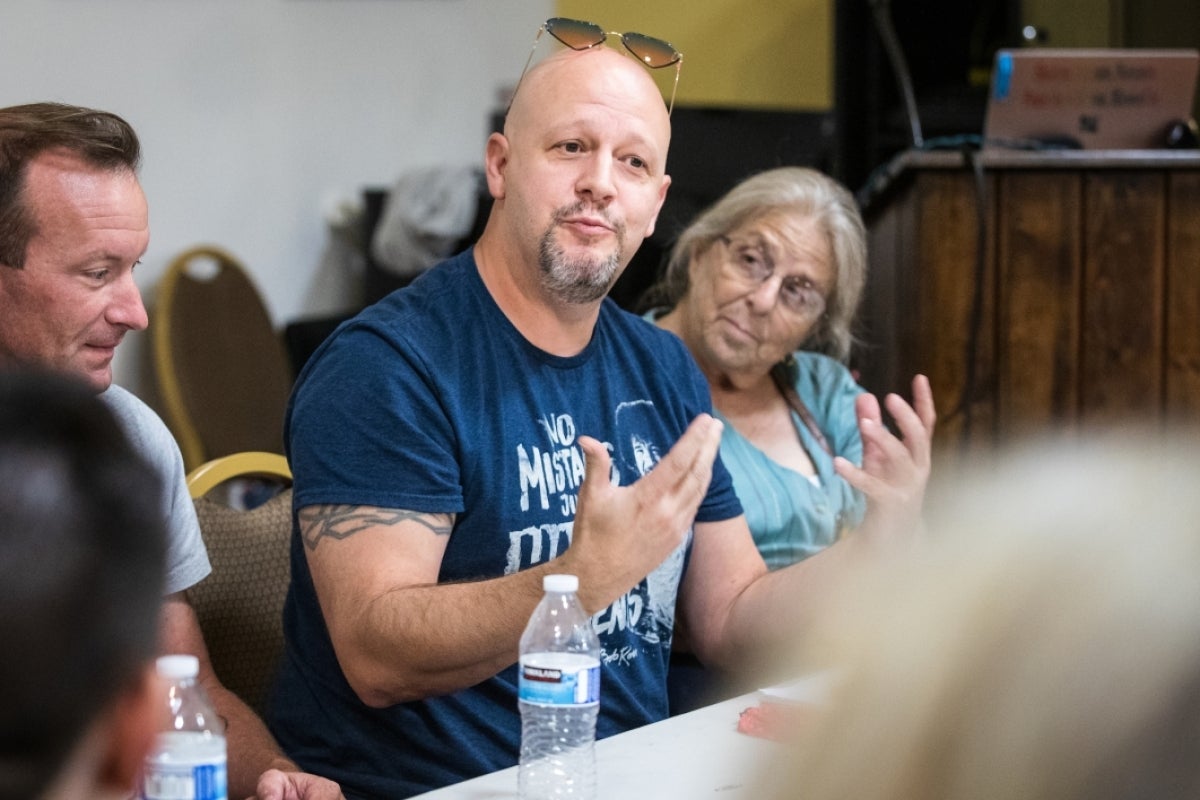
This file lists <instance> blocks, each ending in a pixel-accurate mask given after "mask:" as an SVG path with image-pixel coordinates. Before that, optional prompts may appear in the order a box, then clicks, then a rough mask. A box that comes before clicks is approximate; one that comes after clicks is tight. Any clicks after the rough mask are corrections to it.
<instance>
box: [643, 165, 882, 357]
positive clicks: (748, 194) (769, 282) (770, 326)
mask: <svg viewBox="0 0 1200 800" xmlns="http://www.w3.org/2000/svg"><path fill="white" fill-rule="evenodd" d="M866 252H867V251H866V236H865V229H864V226H863V221H862V217H861V215H860V214H859V211H858V207H857V205H856V204H855V201H854V197H853V196H852V195H851V194H850V192H849V191H848V190H846V188H845V187H843V186H842V185H841V184H839V183H838V182H837V181H835V180H833V179H832V178H829V177H828V176H826V175H823V174H822V173H820V172H818V171H816V170H813V169H808V168H804V167H781V168H778V169H773V170H769V171H767V172H762V173H759V174H757V175H754V176H752V177H750V178H748V179H746V180H744V181H742V182H741V183H739V184H738V185H737V186H735V187H734V188H733V189H731V190H730V191H729V192H728V193H726V194H725V195H724V196H723V197H722V198H721V199H720V200H718V201H717V202H716V203H715V204H714V205H712V206H711V207H710V208H708V209H707V210H705V211H704V212H702V213H701V214H700V215H699V216H698V217H697V218H696V219H695V220H694V221H693V222H692V223H691V224H690V225H689V226H688V227H687V229H686V230H684V232H683V233H682V234H680V236H679V238H678V239H677V240H676V242H675V245H674V247H673V248H672V250H671V254H670V257H669V260H668V262H667V266H666V270H665V272H664V275H663V278H662V280H661V281H660V282H659V283H658V284H657V285H656V286H654V287H652V288H651V290H650V291H649V292H648V293H647V298H646V302H647V304H649V305H655V306H665V307H667V308H668V309H670V313H669V314H668V315H667V317H665V318H664V320H663V321H662V324H663V326H664V327H666V328H668V329H670V330H674V331H675V332H677V333H679V334H680V335H681V336H682V338H683V339H684V341H685V342H686V343H687V344H688V346H689V349H691V350H692V353H693V355H695V356H696V359H697V361H698V362H699V363H700V365H701V367H702V368H703V369H704V370H705V372H706V374H709V375H710V376H711V375H712V374H714V373H717V374H723V373H747V374H754V375H762V374H766V372H767V371H768V370H769V369H770V368H771V367H773V366H774V365H775V364H778V363H780V362H781V361H783V360H784V359H786V358H787V357H788V356H789V355H790V354H791V353H792V352H793V351H795V350H800V349H806V350H816V351H819V352H823V353H826V354H827V355H830V356H833V357H834V358H837V359H839V360H842V361H845V360H846V359H847V358H849V355H850V350H851V347H852V345H853V342H854V335H853V331H852V328H853V323H854V316H855V313H856V311H857V309H858V305H859V301H860V299H861V297H862V292H863V286H864V284H865V282H866V272H867V254H866Z"/></svg>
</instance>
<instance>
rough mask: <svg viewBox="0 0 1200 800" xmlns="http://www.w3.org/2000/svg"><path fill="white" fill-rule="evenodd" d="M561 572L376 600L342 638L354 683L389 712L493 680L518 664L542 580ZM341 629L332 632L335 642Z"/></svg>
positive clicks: (412, 589)
mask: <svg viewBox="0 0 1200 800" xmlns="http://www.w3.org/2000/svg"><path fill="white" fill-rule="evenodd" d="M558 566H559V568H560V569H561V565H558ZM554 571H556V562H549V563H547V564H543V565H540V566H538V567H535V568H533V569H529V570H525V571H523V572H519V573H517V574H514V575H506V576H504V577H501V578H493V579H489V580H482V581H471V582H463V583H449V584H440V585H423V586H406V587H402V588H397V589H394V590H392V591H388V592H385V593H383V594H381V595H379V596H377V597H375V598H374V599H372V600H370V601H368V603H367V605H366V607H365V608H364V609H363V610H362V613H361V615H357V619H355V620H353V621H351V623H350V625H351V626H352V628H351V629H349V630H346V631H345V632H344V635H342V636H336V635H335V647H337V648H338V659H339V661H340V662H341V663H342V667H343V671H344V672H345V673H346V677H347V680H348V681H349V682H350V685H351V687H353V688H354V690H355V692H356V693H357V694H358V695H359V698H360V699H361V700H362V701H363V702H364V703H366V704H367V705H370V706H373V707H384V706H388V705H393V704H395V703H399V702H404V701H409V700H417V699H420V698H423V697H430V696H433V695H439V694H447V693H449V692H453V691H457V690H458V689H462V688H465V687H467V686H473V685H475V684H476V683H479V682H480V681H483V680H486V679H487V678H490V677H492V676H493V675H495V674H496V673H497V672H500V671H501V670H502V669H504V668H505V667H507V666H508V665H510V664H512V663H513V662H514V661H516V659H517V645H518V642H519V640H520V637H521V633H522V631H523V630H524V629H525V625H526V624H527V623H528V621H529V616H530V614H532V613H533V609H534V607H535V606H536V605H537V603H538V601H539V600H540V599H541V596H542V576H543V575H545V574H549V573H551V572H554ZM340 628H341V626H334V625H331V634H334V631H335V630H338V629H340ZM339 640H340V641H341V642H342V646H339V645H338V642H339Z"/></svg>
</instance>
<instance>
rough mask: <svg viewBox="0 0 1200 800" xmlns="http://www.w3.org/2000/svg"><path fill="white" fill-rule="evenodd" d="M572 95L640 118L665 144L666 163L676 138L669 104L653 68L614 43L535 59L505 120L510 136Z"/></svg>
mask: <svg viewBox="0 0 1200 800" xmlns="http://www.w3.org/2000/svg"><path fill="white" fill-rule="evenodd" d="M567 99H570V100H572V101H575V102H577V103H584V104H588V103H591V104H595V105H597V106H601V107H608V108H611V109H612V110H615V111H618V112H625V113H630V114H633V115H636V116H638V117H640V118H641V119H642V120H643V121H644V122H645V123H646V124H647V126H648V130H649V132H650V133H651V135H653V136H654V138H655V139H656V140H657V141H658V142H659V143H661V154H662V157H663V162H662V163H660V165H659V166H660V168H661V167H664V166H665V160H666V154H667V147H668V145H669V144H670V141H671V120H670V116H669V115H668V114H667V105H666V103H665V102H664V100H663V97H662V94H661V93H660V92H659V90H658V86H657V85H656V84H655V83H654V79H653V78H651V77H650V73H649V71H648V70H647V69H646V68H645V67H644V66H642V65H641V64H640V63H639V62H638V61H636V60H635V59H634V58H632V57H630V56H627V55H624V54H622V53H620V52H618V51H617V50H614V49H613V48H611V47H604V46H597V47H593V48H591V49H588V50H570V49H563V50H560V51H558V52H556V53H553V54H552V55H550V56H548V57H547V58H546V59H544V60H543V61H541V62H539V63H538V64H535V65H534V66H533V67H531V68H530V69H529V71H528V72H527V73H526V74H525V77H524V79H523V80H522V81H521V85H520V87H519V88H518V91H517V93H516V95H515V96H514V97H513V102H512V107H511V108H510V109H509V111H508V116H507V117H506V119H505V123H504V133H505V135H506V136H510V137H511V136H514V135H518V136H519V135H520V134H521V131H522V129H523V128H524V127H525V126H527V125H528V124H530V122H531V121H532V122H537V121H538V120H539V119H540V116H539V112H542V111H545V110H546V109H548V108H553V106H554V105H556V104H562V103H563V102H564V101H565V100H567Z"/></svg>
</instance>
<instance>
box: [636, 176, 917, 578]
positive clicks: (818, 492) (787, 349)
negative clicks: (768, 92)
mask: <svg viewBox="0 0 1200 800" xmlns="http://www.w3.org/2000/svg"><path fill="white" fill-rule="evenodd" d="M865 278H866V243H865V236H864V229H863V222H862V217H861V216H860V215H859V213H858V209H857V206H856V205H855V203H854V199H853V197H852V196H851V195H850V193H849V192H848V191H846V189H845V188H844V187H842V186H841V185H840V184H838V183H837V182H836V181H834V180H832V179H830V178H828V177H826V176H825V175H823V174H821V173H819V172H817V171H815V170H811V169H805V168H800V167H784V168H780V169H774V170H770V171H768V172H764V173H760V174H758V175H755V176H753V177H751V178H749V179H748V180H746V181H743V182H742V183H741V184H739V185H738V186H736V187H734V188H733V189H732V190H731V191H730V192H729V193H728V194H726V195H725V196H724V197H723V198H721V199H720V200H719V201H718V202H717V203H716V204H715V205H714V206H712V207H711V208H709V209H708V210H707V211H705V212H704V213H702V214H701V215H700V216H699V217H698V218H697V219H696V220H695V221H694V222H693V223H692V224H691V225H690V226H689V227H688V228H687V230H685V231H684V233H683V234H682V235H681V236H680V237H679V240H678V241H677V242H676V244H675V247H674V249H673V250H672V253H671V257H670V260H669V262H668V264H667V269H666V273H665V276H664V278H663V281H662V282H661V283H660V284H658V285H657V286H656V287H654V288H653V289H652V290H651V292H650V294H649V295H648V296H647V301H648V304H650V305H655V304H657V305H660V306H665V307H667V308H668V309H669V310H667V311H665V312H663V311H662V310H661V309H660V310H658V311H651V312H650V314H649V315H648V316H649V317H650V318H651V319H653V320H654V321H655V322H656V323H657V324H658V325H659V326H661V327H663V328H666V329H667V330H670V331H672V332H674V333H676V334H677V335H678V336H679V337H680V338H682V339H683V341H684V342H685V343H686V344H687V346H688V348H689V349H690V350H691V352H692V355H693V356H694V357H695V358H696V361H697V363H698V364H699V365H700V369H701V370H702V371H703V372H704V374H705V376H706V377H707V378H708V382H709V385H710V387H711V390H712V397H713V405H714V407H715V410H716V412H717V415H718V416H719V417H721V419H722V420H723V421H724V422H725V423H726V425H725V432H724V435H723V438H722V441H721V458H722V460H723V461H724V463H725V465H726V466H727V467H728V468H729V471H730V472H731V473H732V475H733V482H734V487H735V489H736V490H737V493H738V496H739V498H741V501H742V505H743V507H744V509H745V513H746V519H747V522H748V523H749V526H750V530H751V532H752V533H753V535H754V539H755V542H756V543H757V544H758V548H759V550H760V551H761V552H762V555H763V558H764V559H765V560H766V562H767V565H768V566H769V567H770V568H772V569H776V568H779V567H783V566H786V565H788V564H791V563H793V562H795V561H798V560H800V559H803V558H806V557H808V556H810V555H812V554H813V553H816V552H817V551H819V550H821V549H822V548H824V547H827V546H828V545H830V544H832V543H833V542H834V540H835V539H836V538H837V537H838V535H839V534H840V533H841V532H842V531H843V530H845V529H847V528H854V527H857V526H859V525H860V524H863V522H864V516H865V515H866V514H870V515H872V516H873V517H874V519H873V520H872V522H873V524H882V525H911V524H914V523H915V521H916V518H917V516H918V515H919V512H920V504H921V499H922V495H923V493H924V487H925V482H926V480H927V479H928V475H929V461H928V451H929V437H931V436H932V433H933V426H934V421H935V413H934V407H933V399H932V396H931V394H930V391H929V383H928V381H927V380H926V379H925V378H924V377H923V376H918V377H917V378H916V379H914V381H913V395H914V407H915V410H916V413H917V416H918V417H919V418H920V421H921V424H922V426H923V430H922V429H918V430H909V431H902V432H903V433H904V434H905V442H904V444H905V445H907V446H908V448H909V453H908V454H907V456H905V454H903V453H900V455H901V456H902V457H901V458H900V459H898V463H899V464H900V465H901V466H900V468H899V469H897V470H895V471H894V473H893V474H892V475H891V476H889V478H890V481H889V483H888V484H887V485H883V484H880V483H878V482H872V481H870V480H868V479H867V478H866V476H865V474H864V473H863V472H862V471H861V470H860V469H858V468H857V467H856V465H861V464H862V463H863V458H864V457H866V458H871V457H872V456H871V447H888V448H892V449H893V450H895V449H896V448H899V447H901V445H900V442H899V440H896V439H894V438H892V437H886V438H885V439H881V438H879V437H878V436H876V437H874V438H875V439H876V440H877V441H876V443H875V444H872V443H870V442H869V443H868V448H867V452H866V453H865V454H864V447H863V440H864V434H865V433H866V431H867V429H868V428H869V426H871V425H879V424H880V420H879V407H878V403H877V402H875V399H874V398H873V397H872V396H870V395H866V394H864V391H863V389H862V388H861V387H860V386H859V385H858V384H857V383H855V381H854V378H853V376H852V375H851V374H850V372H849V371H848V370H847V369H846V367H845V366H844V364H843V362H844V361H845V360H846V359H847V358H848V356H849V354H850V350H851V345H852V344H853V335H852V333H851V326H852V323H853V320H854V314H855V311H856V309H857V307H858V303H859V299H860V297H861V295H862V290H863V284H864V282H865ZM886 402H887V403H888V407H889V410H891V409H892V408H893V405H892V404H897V405H903V404H904V401H903V400H901V399H900V398H899V397H898V396H895V395H891V396H889V397H888V398H887V400H886ZM893 413H894V412H893ZM859 490H861V491H859ZM864 493H865V494H866V495H867V497H869V498H870V500H871V508H870V509H869V510H868V509H867V506H866V503H865V502H864V499H863V495H864Z"/></svg>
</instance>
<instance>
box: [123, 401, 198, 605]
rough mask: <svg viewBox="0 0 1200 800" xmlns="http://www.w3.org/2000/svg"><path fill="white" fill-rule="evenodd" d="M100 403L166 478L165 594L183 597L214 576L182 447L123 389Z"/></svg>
mask: <svg viewBox="0 0 1200 800" xmlns="http://www.w3.org/2000/svg"><path fill="white" fill-rule="evenodd" d="M100 399H101V400H103V401H104V402H105V403H106V404H108V407H109V409H111V410H112V412H113V413H114V414H115V415H116V416H117V419H118V420H120V423H121V426H122V427H123V428H124V429H125V435H126V436H128V437H129V440H130V442H132V443H133V446H134V448H135V449H136V450H137V451H138V452H139V453H141V455H142V457H143V458H145V459H146V460H147V461H148V462H149V463H150V464H152V465H153V466H154V468H155V469H156V470H158V473H159V475H161V476H162V479H163V486H164V491H163V498H162V505H163V516H164V518H165V519H166V522H167V531H168V540H167V582H166V586H165V588H164V592H163V593H164V594H174V593H175V592H181V591H183V590H184V589H187V588H188V587H190V586H193V585H195V584H197V583H199V582H200V580H201V579H202V578H204V577H205V576H207V575H208V573H210V572H212V566H211V565H210V564H209V562H208V551H207V550H205V549H204V540H203V539H202V538H201V537H200V523H199V522H198V521H197V519H196V508H195V506H193V505H192V497H191V495H190V494H188V489H187V474H186V473H185V472H184V469H183V456H182V455H180V453H179V445H178V444H177V443H176V441H175V437H174V436H172V435H171V431H170V430H168V429H167V426H166V424H164V423H163V421H162V420H161V419H160V418H159V416H158V414H156V413H154V410H153V409H151V408H150V406H148V405H146V404H145V403H143V402H142V401H141V400H139V399H138V398H137V397H136V396H134V395H133V394H131V393H130V392H128V391H126V390H124V389H122V388H121V387H120V386H115V385H112V386H109V387H108V389H107V390H105V391H104V392H103V393H102V394H101V395H100Z"/></svg>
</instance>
